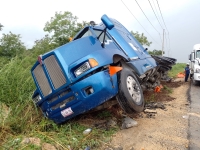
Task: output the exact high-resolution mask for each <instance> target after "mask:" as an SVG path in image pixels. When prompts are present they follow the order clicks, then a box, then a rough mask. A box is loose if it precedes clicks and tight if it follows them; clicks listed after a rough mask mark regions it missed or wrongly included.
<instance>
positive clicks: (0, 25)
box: [0, 23, 3, 31]
mask: <svg viewBox="0 0 200 150" xmlns="http://www.w3.org/2000/svg"><path fill="white" fill-rule="evenodd" d="M2 28H3V25H2V24H1V23H0V31H1V30H2Z"/></svg>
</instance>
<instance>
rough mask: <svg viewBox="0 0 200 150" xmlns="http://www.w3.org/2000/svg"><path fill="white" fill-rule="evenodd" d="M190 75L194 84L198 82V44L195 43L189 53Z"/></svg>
mask: <svg viewBox="0 0 200 150" xmlns="http://www.w3.org/2000/svg"><path fill="white" fill-rule="evenodd" d="M189 60H190V62H189V65H190V77H191V79H192V82H193V83H194V84H195V85H196V84H198V83H200V44H195V45H194V47H193V51H192V52H191V54H190V55H189Z"/></svg>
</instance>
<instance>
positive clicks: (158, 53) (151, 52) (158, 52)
mask: <svg viewBox="0 0 200 150" xmlns="http://www.w3.org/2000/svg"><path fill="white" fill-rule="evenodd" d="M148 53H149V54H150V55H158V56H159V55H160V56H161V55H162V50H156V49H154V50H153V51H148ZM163 54H165V52H164V51H163Z"/></svg>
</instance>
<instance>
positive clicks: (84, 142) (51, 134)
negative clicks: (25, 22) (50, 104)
mask: <svg viewBox="0 0 200 150" xmlns="http://www.w3.org/2000/svg"><path fill="white" fill-rule="evenodd" d="M39 54H40V51H39V50H35V51H31V50H30V51H26V52H24V54H23V55H22V57H18V56H16V57H14V58H12V59H11V60H10V61H9V62H8V63H7V64H6V65H4V66H3V67H2V68H1V69H0V73H1V76H0V87H1V90H0V93H1V94H0V102H1V103H0V105H1V107H3V106H6V108H7V111H9V110H10V111H9V113H8V117H7V118H6V119H0V145H2V147H3V148H4V149H11V148H12V149H41V146H37V145H33V144H31V143H30V144H26V145H23V144H21V141H22V140H23V139H24V138H26V137H34V138H39V139H40V140H41V143H44V142H47V143H51V144H52V145H54V146H58V147H61V149H68V147H69V146H70V147H71V148H73V149H79V148H82V149H84V148H85V147H86V146H90V147H93V148H95V147H98V146H99V145H100V144H102V142H108V140H109V137H110V136H111V135H112V134H113V133H115V132H116V130H117V129H116V128H110V130H108V131H106V130H105V129H95V128H93V130H92V132H91V133H90V134H89V135H87V136H84V135H83V131H84V130H85V129H87V128H88V126H86V125H81V124H79V122H78V121H77V120H71V121H69V122H67V123H65V124H62V125H56V124H55V123H53V122H52V121H50V120H48V119H46V118H44V117H43V115H42V114H41V112H40V110H39V109H38V108H36V107H35V106H34V105H33V102H32V100H31V96H32V93H33V91H34V89H35V85H34V83H33V80H32V77H31V74H30V69H31V66H32V65H33V64H34V62H35V61H36V59H37V56H38V55H39ZM3 113H4V112H3V111H0V117H1V118H3V116H4V115H3ZM109 116H111V114H110V113H109V112H102V113H101V114H99V115H97V118H96V119H98V120H100V119H102V118H104V117H105V118H108V117H109ZM94 119H95V118H94ZM41 145H42V144H41Z"/></svg>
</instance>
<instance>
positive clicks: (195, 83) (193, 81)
mask: <svg viewBox="0 0 200 150" xmlns="http://www.w3.org/2000/svg"><path fill="white" fill-rule="evenodd" d="M192 83H193V85H195V86H198V85H199V83H200V82H199V81H196V80H194V78H192Z"/></svg>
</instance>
